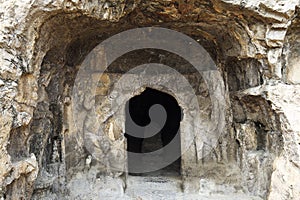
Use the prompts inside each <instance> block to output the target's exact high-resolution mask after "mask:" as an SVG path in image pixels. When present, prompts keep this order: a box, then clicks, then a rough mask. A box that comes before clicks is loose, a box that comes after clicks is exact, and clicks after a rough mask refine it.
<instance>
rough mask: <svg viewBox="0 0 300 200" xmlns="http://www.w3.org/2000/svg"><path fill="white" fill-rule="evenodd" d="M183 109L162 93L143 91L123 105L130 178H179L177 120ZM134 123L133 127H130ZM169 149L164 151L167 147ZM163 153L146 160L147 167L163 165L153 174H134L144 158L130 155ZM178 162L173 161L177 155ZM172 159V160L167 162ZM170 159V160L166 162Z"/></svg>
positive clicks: (171, 97) (178, 126) (150, 172)
mask: <svg viewBox="0 0 300 200" xmlns="http://www.w3.org/2000/svg"><path fill="white" fill-rule="evenodd" d="M182 113H183V112H182V109H181V108H180V106H179V105H178V103H177V101H176V99H175V98H174V97H173V96H171V95H169V94H167V93H164V92H161V91H158V90H155V89H151V88H146V89H145V91H144V92H142V93H141V94H140V95H138V96H135V97H132V98H131V99H130V100H129V101H128V102H127V105H126V124H125V130H126V133H125V136H126V138H127V151H128V152H129V153H128V170H129V174H131V175H148V176H149V175H150V176H156V175H158V176H160V175H167V176H176V175H180V165H181V157H180V155H181V145H180V121H181V119H182ZM133 124H134V125H133ZM170 146H172V147H171V148H167V147H170ZM159 150H162V151H161V152H162V153H158V154H155V155H153V156H152V155H151V156H150V159H148V158H147V161H146V162H147V163H144V164H146V165H145V166H148V165H157V164H158V163H166V164H165V165H164V166H163V167H161V168H159V169H157V170H155V171H146V170H145V171H144V172H143V173H137V172H134V170H133V169H136V168H139V166H138V165H140V166H141V165H142V164H143V162H145V160H143V159H144V158H145V157H143V156H141V157H139V158H137V157H135V156H131V154H130V152H132V153H138V154H140V155H143V154H147V153H148V155H149V153H150V152H158V151H159ZM175 154H176V155H178V157H176V158H177V159H175V160H174V159H172V158H174V157H175V156H176V155H175ZM170 158H171V159H170ZM168 159H169V160H168Z"/></svg>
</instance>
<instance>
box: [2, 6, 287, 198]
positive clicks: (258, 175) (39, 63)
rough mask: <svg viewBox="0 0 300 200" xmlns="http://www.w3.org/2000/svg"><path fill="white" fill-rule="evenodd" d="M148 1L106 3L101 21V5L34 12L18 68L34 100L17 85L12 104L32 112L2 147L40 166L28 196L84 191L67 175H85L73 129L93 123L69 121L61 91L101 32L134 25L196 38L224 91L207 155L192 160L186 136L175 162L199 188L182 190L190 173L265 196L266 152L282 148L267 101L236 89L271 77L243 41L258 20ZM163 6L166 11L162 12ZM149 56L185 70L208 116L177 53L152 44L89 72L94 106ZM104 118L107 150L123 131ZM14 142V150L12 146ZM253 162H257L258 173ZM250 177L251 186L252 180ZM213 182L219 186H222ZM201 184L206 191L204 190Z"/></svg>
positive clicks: (100, 170)
mask: <svg viewBox="0 0 300 200" xmlns="http://www.w3.org/2000/svg"><path fill="white" fill-rule="evenodd" d="M150 4H151V6H149V4H148V3H145V2H141V3H140V4H138V6H136V7H131V9H130V8H127V7H126V8H124V10H126V12H127V14H124V13H126V12H124V13H122V14H120V13H118V12H117V13H115V14H113V11H115V10H117V8H118V7H114V6H113V5H112V6H111V7H108V8H107V9H108V11H107V9H106V11H107V12H108V13H109V15H110V16H111V18H109V19H110V20H111V21H108V20H107V19H108V18H105V16H106V15H105V13H106V11H105V12H104V11H101V12H100V15H98V14H99V13H98V14H95V12H96V11H95V12H94V11H92V8H91V10H89V12H88V14H87V13H85V12H81V11H80V10H79V11H78V12H53V13H50V14H49V15H47V17H46V15H41V17H40V18H39V20H41V21H42V22H43V23H41V24H42V25H40V26H38V27H37V34H38V35H39V38H37V39H36V43H35V45H34V47H35V49H34V52H33V61H32V69H24V70H25V73H24V75H23V76H22V77H21V79H20V82H19V87H20V88H22V87H24V85H26V84H27V83H28V82H29V81H33V82H35V83H37V84H36V85H34V84H33V85H31V86H30V87H34V88H35V89H36V92H37V94H38V98H37V99H36V100H35V101H34V103H33V106H28V105H29V104H30V102H29V103H28V102H27V105H23V104H22V101H23V100H22V99H27V100H29V99H30V95H28V94H26V90H24V91H22V90H21V89H20V91H21V92H20V94H19V95H20V97H19V98H20V102H21V103H20V105H22V106H23V107H22V106H21V107H22V108H21V110H23V111H27V109H28V110H29V111H28V112H31V109H34V111H33V118H32V120H31V122H30V123H29V124H28V125H26V126H21V127H18V125H16V128H15V129H14V130H13V131H11V134H10V141H11V145H10V146H9V154H10V155H11V156H12V160H18V156H21V157H26V156H29V154H30V153H34V154H35V155H36V157H37V161H38V164H39V168H40V170H39V176H38V179H37V181H36V184H35V187H34V191H33V194H34V198H37V199H38V198H40V197H53V198H60V197H64V196H67V195H70V196H71V197H74V196H75V197H78V196H79V197H80V195H83V194H84V193H85V192H87V191H80V190H78V191H75V190H74V188H75V186H76V184H78V183H80V180H79V178H76V176H78V177H80V176H83V177H86V178H88V176H84V175H82V173H83V172H84V170H85V168H86V162H87V158H89V152H87V150H86V148H85V145H84V141H82V140H81V139H82V138H83V137H82V136H80V135H77V134H78V133H77V132H76V131H74V129H73V127H75V126H77V127H80V128H81V129H82V132H84V130H88V131H91V132H93V128H94V127H93V124H94V121H93V119H92V120H91V119H89V116H88V115H86V116H83V119H85V120H84V121H82V122H76V123H77V124H76V125H75V124H74V121H73V112H74V111H73V110H72V108H71V106H70V105H71V104H72V99H70V97H71V91H72V87H73V85H74V80H75V77H76V73H77V72H78V69H79V67H80V63H81V62H82V61H83V59H84V58H85V56H86V55H87V54H88V52H90V51H91V50H92V49H93V47H95V46H96V45H97V44H99V43H100V42H101V41H103V40H104V39H105V38H108V37H109V36H111V35H114V34H115V33H118V32H121V31H123V30H127V29H130V28H135V27H143V26H160V27H166V28H170V29H174V30H178V31H180V32H183V33H185V34H187V35H189V36H191V37H192V38H193V39H195V40H196V41H198V42H199V43H200V44H201V45H203V47H204V48H205V49H206V50H207V51H208V52H209V53H210V55H211V57H212V58H213V59H214V61H215V63H216V65H217V67H218V70H219V71H220V73H221V74H222V78H223V79H222V80H216V81H222V82H223V83H224V87H225V88H226V93H224V94H220V95H222V96H224V98H225V99H226V105H227V110H226V129H225V130H224V135H223V137H222V138H220V139H219V144H218V145H217V146H216V147H215V148H214V149H213V151H212V152H211V153H210V154H209V155H208V156H206V157H205V158H201V159H198V157H201V156H199V155H200V154H201V152H200V151H201V150H202V149H201V148H199V146H197V139H195V140H194V139H193V138H189V139H190V140H193V148H191V149H190V151H189V152H187V154H186V155H185V156H186V158H187V159H186V160H183V166H184V167H183V168H184V173H183V175H184V177H185V184H184V185H185V186H184V188H185V189H186V190H189V189H190V188H192V189H191V190H195V191H199V190H201V185H199V184H198V185H197V184H196V186H195V187H190V185H193V180H192V178H193V177H197V178H199V177H201V178H202V179H201V180H203V181H208V182H212V183H215V184H217V185H222V184H225V183H226V184H227V183H229V187H230V188H231V189H232V190H233V191H242V192H245V193H249V194H251V195H257V196H261V197H265V196H266V195H267V194H268V192H269V191H268V187H269V184H270V176H271V173H272V163H273V158H274V157H276V155H278V154H280V151H281V149H280V148H276V147H280V146H282V139H281V136H280V128H279V127H278V124H279V120H278V118H277V115H276V113H274V112H273V110H272V106H271V105H270V104H269V103H268V102H267V101H266V100H264V99H263V98H261V97H256V96H254V95H248V94H247V93H246V94H245V93H243V90H245V89H248V88H251V87H255V86H258V85H261V84H262V82H263V76H272V75H270V74H269V73H270V71H272V70H270V69H268V68H266V67H264V65H263V64H264V63H263V62H264V60H263V59H259V56H257V57H256V53H257V52H256V50H253V49H255V45H256V44H253V43H252V42H245V41H250V39H249V35H248V32H247V31H248V29H247V28H249V27H250V29H251V27H252V26H251V24H252V25H253V24H255V23H256V20H259V22H261V20H262V19H261V18H260V17H259V16H257V14H255V13H251V12H250V11H249V13H248V14H249V15H248V17H247V23H248V24H250V25H249V27H248V24H245V23H244V22H243V21H242V20H241V21H239V19H238V18H239V17H240V16H239V15H240V14H241V11H237V10H238V8H237V7H235V6H234V7H233V8H232V9H233V10H235V11H236V14H235V15H234V14H232V15H224V14H223V13H222V12H220V10H226V4H225V5H215V6H213V5H212V3H211V2H200V1H195V2H194V4H193V5H192V6H187V5H185V4H178V3H177V4H176V3H174V5H173V4H172V3H168V5H163V4H162V3H160V2H156V1H155V2H152V3H150ZM129 7H130V6H129ZM170 8H171V11H172V12H170V13H169V10H168V9H170ZM172 9H173V10H172ZM189 11H191V12H189ZM102 12H103V13H102ZM228 12H230V10H229V11H228ZM247 12H248V11H247ZM102 14H103V15H102ZM252 17H253V19H251V18H252ZM33 39H35V38H33ZM254 54H255V55H254ZM257 54H259V53H257ZM130 57H133V58H134V59H132V58H131V59H130ZM137 58H138V59H137ZM149 60H151V61H156V62H158V63H168V64H169V63H171V64H172V63H173V67H174V68H177V69H178V70H179V71H180V72H181V73H182V74H184V75H185V76H186V77H187V79H188V80H189V82H190V84H191V85H192V86H193V88H194V89H195V90H196V94H197V98H198V102H199V106H200V108H201V113H200V115H201V118H202V119H203V120H210V116H211V112H212V105H211V104H212V102H211V101H215V100H214V99H210V97H209V92H208V89H207V87H208V86H207V85H206V84H205V82H204V81H203V79H202V77H201V75H200V74H197V73H196V72H195V71H194V70H193V68H192V66H190V65H189V64H188V63H186V62H185V61H183V60H182V59H180V58H178V57H176V55H170V54H169V53H168V52H162V51H159V50H155V51H153V50H149V49H148V50H144V51H139V52H133V53H132V54H131V55H130V54H129V55H127V57H126V56H125V58H123V59H122V58H120V59H119V60H117V61H116V62H115V63H113V64H112V66H110V68H109V69H108V70H107V73H105V74H104V75H103V76H101V77H98V76H97V74H96V73H95V75H94V78H95V79H100V80H99V84H100V86H99V87H98V90H97V95H96V97H95V98H96V102H103V101H106V100H105V99H106V97H107V96H108V95H109V94H110V91H111V89H112V87H113V84H114V83H115V82H116V80H117V79H118V78H119V77H120V76H121V75H122V73H124V72H126V71H127V70H128V69H130V68H131V67H133V66H136V65H137V63H144V62H145V61H149ZM174 61H176V62H174ZM245 66H246V67H245ZM26 70H28V71H26ZM212 81H214V79H212ZM227 88H228V89H227ZM131 96H134V94H131ZM22 97H23V98H22ZM82 98H83V104H82V109H83V110H85V112H86V113H88V112H89V110H90V109H92V107H93V106H94V105H91V104H90V103H91V101H90V97H88V96H83V97H82ZM27 100H26V101H27ZM103 105H105V104H104V103H99V104H98V105H97V108H98V109H99V112H100V114H101V115H103V116H106V115H107V116H108V113H105V108H104V107H101V106H103ZM262 105H263V106H262ZM28 107H30V108H28ZM183 109H184V108H183ZM106 120H107V121H105V122H104V126H105V127H106V130H108V131H107V132H108V133H109V134H110V132H109V130H112V134H110V135H109V136H110V137H111V138H112V139H111V140H107V141H105V142H103V146H108V149H109V150H107V151H108V152H112V153H114V152H113V151H114V145H113V144H115V143H114V142H115V141H118V140H121V138H122V136H121V135H120V134H119V133H121V132H122V127H117V126H113V128H111V129H110V127H111V124H114V121H113V117H112V118H111V117H108V118H106ZM116 144H117V145H120V148H121V147H124V146H122V145H123V144H124V143H121V142H120V144H119V143H116ZM277 144H278V145H277ZM13 146H14V147H13ZM15 146H18V147H20V149H16V148H15ZM111 147H113V148H112V149H110V148H111ZM102 150H103V151H106V150H105V149H102ZM111 150H112V151H111ZM104 159H105V156H103V160H104ZM89 165H90V167H94V168H93V169H94V170H95V171H96V172H97V173H96V175H95V177H100V176H101V174H105V173H106V174H109V173H110V172H107V169H106V167H105V166H103V165H101V163H100V164H99V163H98V162H97V161H95V160H92V161H91V163H90V164H89ZM262 165H263V166H265V168H263V169H262V168H261V167H260V166H262ZM196 169H197V170H196ZM95 171H94V172H95ZM78 174H79V175H78ZM83 174H84V173H83ZM99 174H100V175H99ZM253 174H255V175H254V176H253ZM111 176H112V177H113V176H116V177H117V178H116V180H117V182H118V181H119V180H120V179H118V178H119V177H121V179H122V180H123V178H124V177H123V175H122V174H120V173H116V174H114V175H111ZM249 180H251V181H249ZM82 181H83V182H84V180H82ZM17 182H18V181H16V182H15V183H12V184H11V185H10V186H9V187H8V191H13V186H14V185H18V184H17ZM87 182H88V181H87ZM125 182H126V181H125ZM257 182H259V184H256V183H257ZM208 185H209V184H208ZM220 188H221V189H220V190H227V188H225V189H224V188H222V187H221V186H220ZM202 189H203V188H202ZM95 190H96V189H95ZM207 190H212V192H214V191H213V189H209V188H208V189H207ZM74 192H75V193H74ZM88 192H95V191H88ZM27 194H28V195H29V196H31V194H32V191H27ZM76 195H77V196H76Z"/></svg>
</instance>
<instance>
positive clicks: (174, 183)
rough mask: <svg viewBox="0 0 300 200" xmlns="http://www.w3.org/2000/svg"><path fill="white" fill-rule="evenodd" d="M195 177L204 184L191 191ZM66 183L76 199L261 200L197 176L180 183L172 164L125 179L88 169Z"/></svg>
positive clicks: (180, 179)
mask: <svg viewBox="0 0 300 200" xmlns="http://www.w3.org/2000/svg"><path fill="white" fill-rule="evenodd" d="M172 167H173V168H172ZM172 169H173V170H172ZM94 172H95V173H94ZM199 181H200V182H201V181H202V184H204V186H202V189H200V190H196V191H195V190H194V189H195V188H194V187H195V185H197V184H199ZM125 182H126V184H125ZM185 184H186V183H185ZM68 186H69V189H70V196H69V197H68V198H67V199H80V200H85V199H86V200H93V199H105V200H262V199H261V198H259V197H253V196H248V195H246V194H244V193H242V192H240V191H235V190H234V189H232V188H230V187H226V186H221V187H220V186H216V185H214V183H213V182H210V181H204V180H199V178H194V179H191V181H190V182H188V184H186V185H183V181H182V178H181V176H180V175H179V173H178V171H175V170H174V166H170V167H168V168H165V169H162V170H159V171H156V172H151V173H147V174H142V175H139V176H132V175H129V176H127V178H126V180H125V177H123V178H120V177H119V178H112V177H111V176H100V177H97V175H96V171H94V170H93V169H91V170H89V172H88V173H87V174H86V173H82V174H81V173H79V174H77V175H76V177H74V179H73V180H72V181H71V182H70V184H69V185H68ZM184 188H185V189H184Z"/></svg>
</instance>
